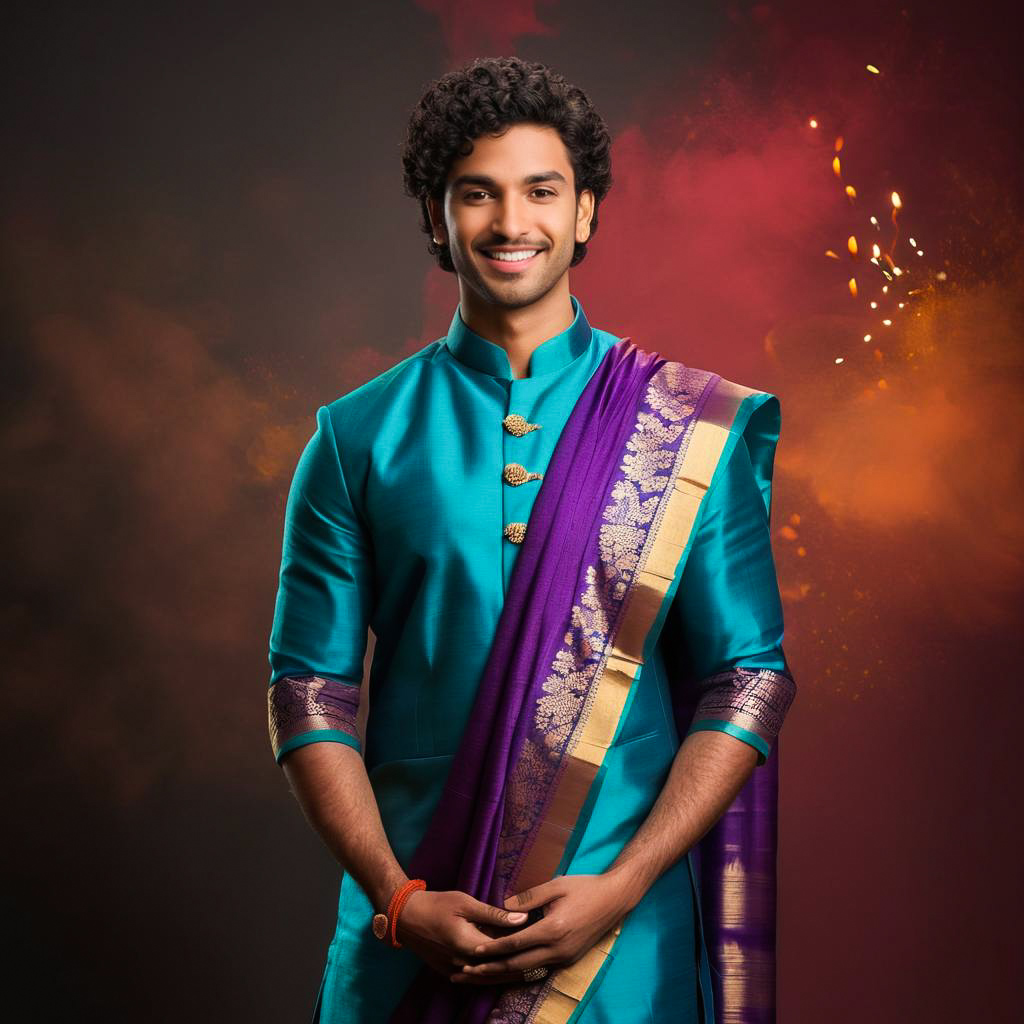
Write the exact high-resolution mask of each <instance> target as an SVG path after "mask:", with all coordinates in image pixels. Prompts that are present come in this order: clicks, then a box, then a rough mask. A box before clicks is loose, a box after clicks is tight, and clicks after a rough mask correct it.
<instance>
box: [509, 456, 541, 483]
mask: <svg viewBox="0 0 1024 1024" xmlns="http://www.w3.org/2000/svg"><path fill="white" fill-rule="evenodd" d="M501 475H502V476H503V477H504V478H505V483H507V484H511V485H512V486H513V487H518V486H519V485H520V484H525V483H526V482H527V481H528V480H543V479H544V474H543V473H528V472H527V471H526V467H525V466H521V465H520V464H519V463H518V462H510V463H508V465H507V466H505V468H504V470H502V473H501Z"/></svg>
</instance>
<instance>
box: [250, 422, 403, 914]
mask: <svg viewBox="0 0 1024 1024" xmlns="http://www.w3.org/2000/svg"><path fill="white" fill-rule="evenodd" d="M372 577H373V550H372V545H371V542H370V537H369V534H368V531H367V530H366V529H365V527H364V525H363V522H362V520H361V519H360V517H359V515H358V514H357V512H356V507H355V503H354V502H353V499H352V495H351V493H350V491H349V487H348V484H347V482H346V478H345V473H344V470H343V468H342V460H341V456H340V453H339V449H338V443H337V438H336V436H335V428H334V424H333V423H332V420H331V415H330V410H328V409H327V408H326V407H321V408H320V409H319V410H317V430H316V433H315V434H314V435H313V437H312V438H310V440H309V442H308V444H307V445H306V447H305V449H304V450H303V452H302V455H301V457H300V458H299V462H298V465H297V466H296V469H295V474H294V476H293V478H292V484H291V488H290V489H289V492H288V503H287V507H286V511H285V522H284V541H283V545H282V556H281V572H280V581H279V586H278V592H277V602H276V605H275V609H274V624H273V628H272V630H271V636H270V656H269V660H270V664H271V668H272V673H271V686H270V690H269V692H268V712H269V725H270V737H271V745H272V748H273V753H274V756H275V758H276V760H277V762H278V763H279V764H280V765H281V767H282V770H283V771H284V774H285V776H286V778H287V780H288V783H289V785H290V787H291V790H292V792H293V793H294V794H295V797H296V799H297V800H298V802H299V804H300V806H301V807H302V810H303V812H304V814H305V816H306V818H307V820H308V821H309V823H310V824H311V825H312V826H313V828H314V829H315V830H316V831H317V832H318V833H319V835H320V836H321V838H322V839H323V840H324V842H325V843H326V845H327V847H328V848H329V849H330V851H331V852H332V853H333V854H334V856H335V857H336V858H337V860H338V861H339V863H340V864H341V865H342V867H343V868H344V869H345V870H346V871H347V872H349V873H350V874H351V875H352V876H353V878H355V879H356V881H357V882H358V883H359V885H360V886H361V887H362V889H363V891H364V892H365V893H366V894H367V896H368V897H369V898H370V901H371V902H372V903H373V906H374V909H375V910H386V909H387V905H388V901H389V900H390V899H391V894H392V893H393V892H394V890H395V888H396V887H397V886H398V885H400V884H401V883H402V882H404V881H406V880H407V879H406V875H405V873H404V872H403V871H402V869H401V867H400V866H399V864H398V861H397V860H396V858H395V855H394V853H393V851H392V849H391V846H390V844H389V843H388V840H387V836H386V835H385V832H384V826H383V824H382V822H381V816H380V810H379V808H378V806H377V801H376V798H375V796H374V793H373V789H372V787H371V785H370V780H369V777H368V776H367V773H366V767H365V765H364V762H363V758H362V756H361V752H362V743H361V741H360V736H359V733H358V730H357V727H356V718H357V712H358V709H359V700H360V693H361V686H362V681H363V659H364V657H365V653H366V643H367V630H368V628H369V621H370V614H371V609H372Z"/></svg>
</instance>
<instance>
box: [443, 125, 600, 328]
mask: <svg viewBox="0 0 1024 1024" xmlns="http://www.w3.org/2000/svg"><path fill="white" fill-rule="evenodd" d="M427 205H428V208H429V210H430V219H431V222H432V224H433V227H434V238H435V239H436V240H438V241H439V242H447V243H448V245H449V248H450V251H451V257H452V263H453V264H454V266H455V272H456V273H457V274H458V275H459V281H460V286H461V287H469V288H471V289H472V290H473V291H474V292H476V293H477V294H478V295H479V296H480V298H481V299H483V300H484V301H485V302H487V303H488V304H491V305H495V306H500V307H504V308H507V309H512V308H521V307H523V306H529V305H531V304H533V303H534V302H537V301H538V300H540V299H541V298H543V297H544V296H545V295H547V294H548V293H549V292H550V291H551V290H552V289H553V288H554V287H555V286H556V285H558V284H559V283H560V282H561V281H562V280H563V278H565V276H566V274H567V273H568V270H569V264H570V262H571V260H572V257H573V252H574V250H575V246H576V242H585V241H587V239H588V238H589V237H590V219H591V217H592V215H593V210H594V196H593V193H592V192H591V191H590V190H589V189H584V190H583V191H582V192H581V193H580V196H579V199H577V197H576V192H575V176H574V174H573V169H572V164H571V163H570V161H569V152H568V150H567V149H566V148H565V143H563V142H562V139H561V137H560V136H559V134H558V132H557V131H556V130H555V129H554V128H552V127H550V126H549V125H539V124H516V125H512V126H511V127H510V128H508V129H507V130H505V131H504V132H503V133H502V134H500V135H484V136H481V137H480V138H478V139H476V140H474V142H473V152H472V153H470V154H469V156H465V157H460V158H459V159H457V160H456V161H455V162H454V163H453V164H452V166H451V168H450V170H449V172H448V179H447V183H446V186H445V195H444V208H443V210H442V209H441V206H440V204H439V203H438V202H437V201H435V200H428V204H427ZM524 257H525V258H524ZM566 287H567V285H566Z"/></svg>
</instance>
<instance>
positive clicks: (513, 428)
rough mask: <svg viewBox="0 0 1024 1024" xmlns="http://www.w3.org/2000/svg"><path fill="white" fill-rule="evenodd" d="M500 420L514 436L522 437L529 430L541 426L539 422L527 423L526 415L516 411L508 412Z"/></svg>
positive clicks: (537, 428) (538, 428)
mask: <svg viewBox="0 0 1024 1024" xmlns="http://www.w3.org/2000/svg"><path fill="white" fill-rule="evenodd" d="M501 422H502V425H503V426H504V427H505V429H506V430H507V431H508V432H509V433H510V434H514V435H515V436H516V437H522V436H523V434H528V433H529V432H530V431H531V430H540V427H541V425H540V424H539V423H528V422H527V421H526V417H525V416H520V415H519V413H517V412H510V413H509V414H508V415H507V416H506V417H505V418H504V419H503V420H502V421H501Z"/></svg>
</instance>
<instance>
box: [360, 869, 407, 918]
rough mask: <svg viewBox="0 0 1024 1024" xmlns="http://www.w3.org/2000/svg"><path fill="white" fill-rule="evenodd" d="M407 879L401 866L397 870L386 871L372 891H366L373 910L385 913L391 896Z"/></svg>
mask: <svg viewBox="0 0 1024 1024" xmlns="http://www.w3.org/2000/svg"><path fill="white" fill-rule="evenodd" d="M408 881H409V876H408V875H407V874H406V873H405V872H404V871H403V870H402V869H401V868H398V870H397V871H391V872H388V874H386V875H384V876H383V877H382V878H380V879H379V880H378V881H376V882H375V883H374V886H373V892H369V893H367V896H368V897H369V899H370V905H371V906H372V907H373V909H374V912H375V913H377V914H383V913H385V912H386V911H387V909H388V905H389V904H390V903H391V897H392V896H394V895H395V893H396V892H397V891H398V890H399V889H400V888H401V887H402V886H403V885H405V883H406V882H408Z"/></svg>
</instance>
